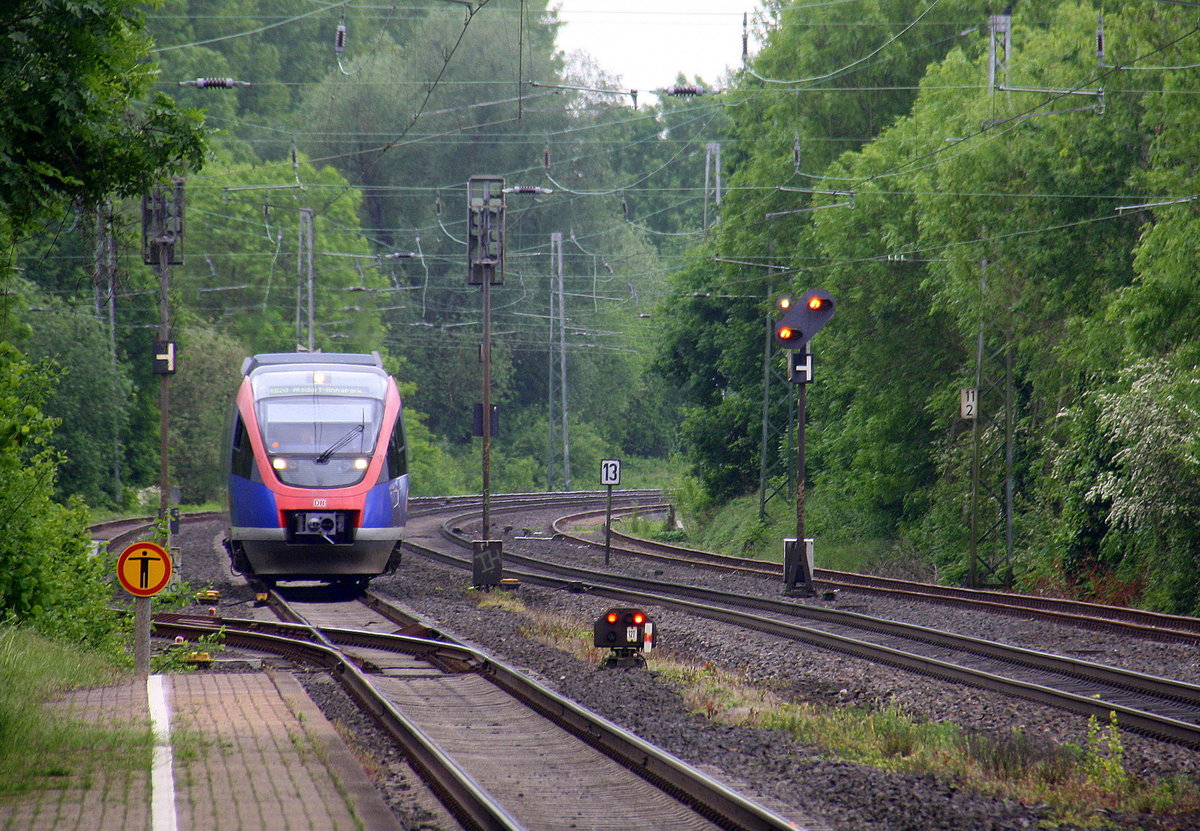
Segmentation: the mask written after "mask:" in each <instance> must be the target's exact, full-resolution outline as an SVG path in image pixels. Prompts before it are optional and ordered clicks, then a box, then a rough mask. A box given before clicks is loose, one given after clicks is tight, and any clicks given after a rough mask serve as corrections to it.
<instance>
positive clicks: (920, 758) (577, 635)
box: [476, 592, 1200, 828]
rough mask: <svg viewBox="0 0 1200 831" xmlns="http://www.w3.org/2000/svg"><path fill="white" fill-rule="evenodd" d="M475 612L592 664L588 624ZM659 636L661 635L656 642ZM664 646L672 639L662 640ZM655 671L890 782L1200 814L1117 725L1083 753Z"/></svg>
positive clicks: (688, 692) (1059, 818) (1070, 809)
mask: <svg viewBox="0 0 1200 831" xmlns="http://www.w3.org/2000/svg"><path fill="white" fill-rule="evenodd" d="M476 597H477V602H478V604H479V606H480V608H496V609H503V610H505V611H507V612H510V613H512V614H515V615H519V616H521V617H523V618H525V619H526V620H527V621H528V623H527V624H526V625H525V626H523V627H522V629H521V632H522V634H523V635H524V636H526V637H529V638H531V639H534V640H537V641H539V642H541V643H544V644H546V645H548V646H552V647H554V648H556V649H559V650H561V651H563V652H565V653H567V654H569V655H572V656H573V657H575V658H578V659H580V660H583V661H586V662H588V663H591V664H598V663H599V662H600V660H601V658H602V657H603V655H602V650H599V649H596V648H594V647H593V646H592V632H591V628H590V625H586V626H585V625H580V623H579V622H578V621H577V620H569V619H565V618H563V617H561V616H558V615H554V614H550V613H547V612H543V611H539V610H535V609H529V608H528V607H527V606H526V605H525V604H524V602H523V601H522V600H521V598H520V597H519V596H517V595H514V594H510V593H507V592H490V593H486V594H484V593H478V594H477V595H476ZM661 634H662V633H661V632H660V635H661ZM667 637H669V634H668V635H667ZM648 665H649V669H650V671H651V672H653V673H655V674H656V675H657V676H658V677H659V678H660V679H661V680H663V681H664V682H666V683H668V684H671V685H672V686H674V687H675V688H677V689H678V690H679V691H680V693H681V695H682V696H683V699H684V701H685V703H686V705H687V706H688V707H690V708H691V709H692V711H693V712H696V713H698V714H702V715H704V716H706V717H708V718H710V719H712V720H714V721H718V722H721V723H724V724H731V725H737V726H745V727H751V728H758V729H764V730H777V731H781V732H784V733H788V734H789V735H791V736H792V737H793V738H794V739H795V740H796V741H797V742H799V743H801V744H806V745H810V746H815V747H816V748H817V749H818V752H820V753H823V754H825V755H828V756H831V757H834V758H838V759H843V760H846V761H849V762H854V763H857V764H862V765H868V766H870V767H874V768H878V769H881V770H886V771H890V772H894V773H914V774H923V775H932V776H935V777H938V778H939V779H944V780H952V781H954V782H956V783H958V785H959V786H960V787H967V788H970V789H973V790H976V791H980V792H983V793H989V794H994V795H997V796H1001V797H1004V798H1010V799H1018V800H1020V801H1021V802H1023V803H1025V804H1027V805H1044V806H1046V807H1047V809H1048V811H1049V813H1050V815H1051V819H1052V821H1054V822H1057V823H1070V824H1073V825H1078V826H1081V827H1095V828H1101V827H1115V826H1114V824H1113V821H1112V820H1111V819H1109V816H1110V815H1111V814H1129V813H1152V814H1156V815H1158V816H1171V815H1173V814H1180V813H1184V812H1195V811H1198V810H1200V785H1197V783H1194V782H1189V781H1186V780H1183V779H1164V780H1159V781H1152V780H1143V779H1140V778H1138V777H1137V776H1135V775H1133V774H1131V773H1130V772H1129V771H1128V770H1127V769H1126V767H1125V764H1124V758H1123V754H1124V751H1123V747H1122V743H1121V732H1120V730H1119V728H1118V727H1117V725H1116V723H1115V720H1114V721H1108V722H1104V721H1102V720H1097V719H1095V718H1093V719H1092V720H1091V721H1090V723H1089V730H1088V734H1087V737H1086V740H1085V742H1084V744H1083V745H1070V744H1066V745H1051V744H1048V743H1046V742H1045V741H1033V740H1031V739H1030V738H1029V737H1027V736H1026V735H1024V734H1023V733H1022V732H1021V731H1020V730H1016V729H1014V730H1012V731H1010V732H1009V733H1001V734H981V733H973V732H969V731H966V730H963V729H962V728H960V727H959V726H957V725H955V724H949V723H930V722H924V721H921V720H920V719H917V718H914V717H913V716H911V715H910V714H908V713H905V712H903V711H902V710H900V709H898V708H894V707H891V708H886V709H883V710H866V709H862V708H837V707H823V706H818V705H815V704H809V703H797V702H794V701H791V700H788V699H787V698H785V697H783V696H781V695H780V694H779V693H778V692H777V691H776V688H775V687H773V685H772V684H771V683H769V682H764V681H762V680H755V679H750V678H746V677H743V676H739V675H737V674H734V673H730V672H726V671H723V670H721V669H719V668H717V667H715V666H713V665H712V664H707V663H704V664H697V663H696V662H694V661H691V660H689V659H687V658H685V657H682V656H677V655H673V654H672V653H671V651H670V648H669V646H668V647H667V648H665V649H664V648H663V647H662V646H661V645H660V646H659V647H658V648H656V650H655V652H654V653H653V655H651V656H650V657H649V659H648Z"/></svg>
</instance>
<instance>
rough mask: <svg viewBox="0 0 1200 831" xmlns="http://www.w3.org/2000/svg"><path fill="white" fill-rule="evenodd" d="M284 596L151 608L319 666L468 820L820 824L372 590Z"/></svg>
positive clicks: (486, 824) (566, 825)
mask: <svg viewBox="0 0 1200 831" xmlns="http://www.w3.org/2000/svg"><path fill="white" fill-rule="evenodd" d="M305 592H307V593H308V594H310V595H311V594H312V590H303V589H302V590H300V591H299V593H300V594H304V593H305ZM290 593H293V594H294V593H296V592H290ZM287 594H289V592H288V591H287V590H284V591H283V592H280V591H274V592H272V595H271V596H272V606H273V608H275V609H276V612H277V614H278V615H280V616H281V617H283V618H285V619H290V621H289V622H273V621H262V620H243V619H232V618H225V619H218V618H197V617H189V616H182V615H159V616H158V617H156V618H155V626H156V630H157V631H158V632H159V633H160V634H164V635H168V636H173V635H182V636H184V637H189V638H194V637H198V636H200V635H203V634H208V633H211V632H212V631H213V630H214V629H215V628H217V627H222V626H223V627H224V629H225V638H226V641H228V642H230V643H233V644H236V645H239V646H243V647H247V648H251V649H256V650H263V651H267V652H271V653H274V654H278V655H282V656H285V657H287V658H289V659H290V660H296V661H302V662H305V663H309V664H316V665H318V666H321V667H323V668H324V669H326V670H328V671H329V672H330V673H331V674H332V675H334V676H335V677H337V678H338V679H339V680H340V681H341V682H342V683H343V684H344V685H345V686H346V687H347V689H348V690H349V692H350V693H351V694H352V695H353V696H354V697H355V698H356V699H357V700H358V701H359V702H360V703H361V705H362V706H363V707H364V708H365V709H366V710H368V711H369V712H370V713H372V714H373V715H375V717H376V718H377V719H378V720H379V722H380V723H381V724H382V725H383V726H384V727H385V729H387V730H388V732H389V733H390V734H392V735H393V736H394V737H395V739H396V740H397V741H398V742H399V743H400V744H401V745H402V747H403V748H404V750H405V753H406V755H407V757H408V758H409V759H410V761H411V763H412V764H413V766H414V767H415V768H416V769H417V770H419V771H420V772H421V774H422V776H423V777H424V778H425V779H426V781H428V782H429V783H431V786H432V788H433V789H434V791H435V792H436V793H438V795H439V796H440V797H441V798H442V800H443V802H444V803H445V804H446V806H447V808H448V809H449V810H450V811H451V812H452V813H453V814H454V815H455V817H456V818H457V819H458V820H459V822H461V823H462V824H463V826H464V827H466V828H472V829H474V828H479V829H512V830H514V831H515V830H516V829H529V831H558V830H559V829H562V830H563V831H567V830H568V829H589V828H594V829H597V830H598V831H599V829H611V828H655V829H697V831H699V830H700V829H715V828H722V829H803V828H808V829H812V831H817V829H819V828H824V826H816V825H812V824H807V823H804V822H799V821H794V820H789V819H785V818H784V817H782V816H780V815H778V814H776V813H774V812H772V811H770V810H768V809H766V808H763V807H762V806H760V805H757V804H756V803H754V802H751V801H749V800H747V799H745V798H744V797H741V796H739V795H738V794H736V793H734V792H732V791H730V790H729V789H727V788H725V787H724V786H723V785H721V784H720V783H719V782H717V781H715V780H713V779H711V778H710V777H708V776H705V775H704V774H702V773H700V772H699V771H697V770H695V769H694V768H692V767H690V766H688V765H686V764H685V763H683V762H682V761H680V760H679V759H677V758H675V757H673V756H671V755H669V754H667V753H665V752H663V751H661V750H659V749H657V748H655V747H653V746H652V745H649V744H647V743H646V742H643V741H642V740H640V739H638V738H637V737H636V736H633V735H632V734H630V733H627V732H626V731H624V730H622V729H621V728H619V727H617V726H616V725H614V724H612V723H610V722H608V721H606V720H604V719H602V718H600V717H599V716H597V715H595V714H593V713H591V712H589V711H587V710H585V709H583V708H581V707H579V706H577V705H575V704H574V703H572V702H571V701H569V700H567V699H565V698H562V697H561V696H558V695H557V694H555V693H554V692H552V691H550V690H549V689H547V688H545V687H544V686H542V685H540V684H538V683H537V682H535V681H533V680H532V679H530V678H528V677H526V676H524V675H522V674H521V673H519V672H517V671H516V670H514V669H512V668H510V667H508V666H507V665H505V664H502V663H500V662H498V661H496V660H495V659H494V658H491V657H488V656H486V655H483V654H481V653H479V652H477V651H475V650H473V649H470V648H468V647H465V646H463V645H460V644H456V643H453V642H451V641H449V640H447V639H445V638H444V637H443V636H441V634H440V633H438V632H436V631H432V630H429V629H428V627H425V626H424V625H423V624H421V623H420V622H419V621H416V620H414V619H412V618H411V617H409V616H407V615H406V614H405V613H403V612H402V611H401V610H400V609H398V608H397V607H395V605H394V604H392V603H391V602H390V601H388V600H387V599H385V598H383V597H380V596H379V595H375V594H368V595H366V596H365V597H363V598H361V599H359V600H352V601H343V602H329V601H328V600H327V599H326V600H321V599H314V598H311V597H310V599H309V601H308V602H304V601H297V600H295V599H288V598H287V597H286V595H287ZM396 626H399V627H400V628H401V634H387V633H384V632H380V631H372V630H379V629H382V628H395V627H396Z"/></svg>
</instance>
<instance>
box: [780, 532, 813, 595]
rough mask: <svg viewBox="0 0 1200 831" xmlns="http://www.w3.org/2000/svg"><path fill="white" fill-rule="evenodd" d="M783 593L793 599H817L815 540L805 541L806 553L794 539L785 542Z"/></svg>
mask: <svg viewBox="0 0 1200 831" xmlns="http://www.w3.org/2000/svg"><path fill="white" fill-rule="evenodd" d="M783 586H784V588H783V593H784V594H786V595H790V596H792V597H815V596H816V594H817V589H816V587H815V586H814V585H813V540H812V537H809V538H808V539H806V540H805V541H804V553H803V556H801V551H800V546H798V545H796V540H795V539H794V538H793V537H787V538H786V539H784V541H783Z"/></svg>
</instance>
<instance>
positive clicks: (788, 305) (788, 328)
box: [775, 289, 834, 349]
mask: <svg viewBox="0 0 1200 831" xmlns="http://www.w3.org/2000/svg"><path fill="white" fill-rule="evenodd" d="M775 307H776V308H777V309H778V310H779V312H780V317H779V318H778V319H777V320H776V321H775V342H776V343H777V344H779V345H780V346H782V347H783V348H784V349H803V348H804V347H805V345H806V344H807V343H808V341H809V340H810V339H811V338H812V336H813V335H815V334H816V333H817V332H818V331H819V330H820V328H821V327H822V326H824V325H825V324H826V323H828V322H829V319H830V318H831V317H833V311H834V303H833V297H831V296H830V294H829V292H827V291H825V290H824V289H810V290H809V291H807V292H805V294H804V296H803V297H801V298H800V300H799V302H797V301H794V300H793V299H792V298H791V297H790V296H788V295H784V296H783V297H781V298H779V299H778V300H777V301H775Z"/></svg>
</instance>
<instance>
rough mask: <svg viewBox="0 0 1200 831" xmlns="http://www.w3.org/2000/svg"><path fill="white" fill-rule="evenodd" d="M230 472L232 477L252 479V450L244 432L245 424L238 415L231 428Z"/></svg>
mask: <svg viewBox="0 0 1200 831" xmlns="http://www.w3.org/2000/svg"><path fill="white" fill-rule="evenodd" d="M232 472H233V475H234V476H241V477H242V478H244V479H253V478H254V472H255V467H254V448H253V447H251V445H250V434H249V433H248V432H246V422H244V421H242V417H241V415H240V414H239V415H238V417H237V421H236V422H235V424H234V426H233V459H232Z"/></svg>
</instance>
